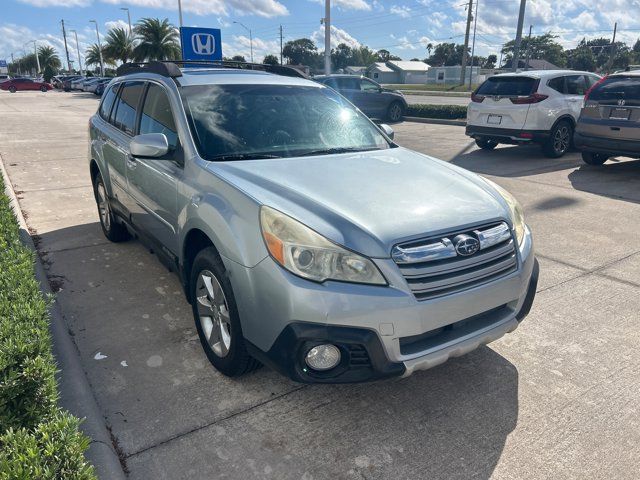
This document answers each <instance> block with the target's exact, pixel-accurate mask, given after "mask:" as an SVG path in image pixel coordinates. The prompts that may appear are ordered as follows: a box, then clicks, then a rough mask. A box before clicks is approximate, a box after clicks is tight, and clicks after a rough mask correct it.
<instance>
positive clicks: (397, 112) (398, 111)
mask: <svg viewBox="0 0 640 480" xmlns="http://www.w3.org/2000/svg"><path fill="white" fill-rule="evenodd" d="M401 116H402V107H401V106H400V105H398V104H397V103H395V104H393V105H391V108H390V109H389V119H391V121H393V122H397V121H398V120H400V117H401Z"/></svg>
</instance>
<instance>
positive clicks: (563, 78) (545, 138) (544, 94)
mask: <svg viewBox="0 0 640 480" xmlns="http://www.w3.org/2000/svg"><path fill="white" fill-rule="evenodd" d="M598 80H600V77H599V76H598V75H596V74H594V73H589V72H576V71H572V70H537V71H528V72H518V73H504V74H501V75H496V76H494V77H490V78H488V79H487V80H486V81H485V82H484V83H482V85H480V87H478V89H477V90H476V91H475V92H473V94H472V95H471V103H470V104H469V107H468V109H467V129H466V134H467V135H468V136H470V137H473V138H474V139H475V141H476V144H477V145H478V146H479V147H480V148H482V149H485V150H491V149H493V148H495V147H496V146H497V145H498V144H499V143H510V144H524V143H531V142H537V143H540V144H541V145H542V149H543V151H544V153H545V155H547V156H549V157H553V158H557V157H561V156H562V155H564V154H565V152H566V151H567V150H568V149H569V148H570V147H571V144H572V142H573V130H574V128H575V125H576V122H577V120H578V117H579V116H580V110H581V108H582V103H583V98H584V95H585V93H586V92H587V90H589V88H591V86H593V85H594V84H595V83H597V82H598Z"/></svg>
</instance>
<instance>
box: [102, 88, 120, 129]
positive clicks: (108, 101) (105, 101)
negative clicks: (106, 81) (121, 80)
mask: <svg viewBox="0 0 640 480" xmlns="http://www.w3.org/2000/svg"><path fill="white" fill-rule="evenodd" d="M117 92H118V85H114V86H113V87H111V88H110V89H109V90H107V91H106V92H104V95H103V96H102V103H101V104H100V116H101V117H102V118H104V119H105V120H106V121H107V122H108V121H109V112H111V107H112V106H113V101H114V100H115V99H116V93H117Z"/></svg>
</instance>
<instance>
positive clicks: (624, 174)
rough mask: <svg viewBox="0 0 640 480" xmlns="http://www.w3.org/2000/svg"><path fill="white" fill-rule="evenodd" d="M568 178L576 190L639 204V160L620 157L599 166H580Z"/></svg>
mask: <svg viewBox="0 0 640 480" xmlns="http://www.w3.org/2000/svg"><path fill="white" fill-rule="evenodd" d="M568 178H569V180H570V181H571V185H572V186H573V188H575V189H576V190H581V191H583V192H589V193H594V194H596V195H601V196H604V197H609V198H615V199H617V200H625V201H627V202H634V203H640V160H629V159H626V158H624V159H623V158H622V157H620V158H612V159H609V160H608V161H607V162H606V163H605V164H604V165H599V166H592V165H586V164H582V165H581V166H580V168H577V169H575V170H574V171H572V172H571V173H570V174H569V176H568Z"/></svg>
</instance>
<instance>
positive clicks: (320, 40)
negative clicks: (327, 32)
mask: <svg viewBox="0 0 640 480" xmlns="http://www.w3.org/2000/svg"><path fill="white" fill-rule="evenodd" d="M311 40H313V41H314V42H315V43H316V44H317V45H318V46H319V47H320V49H321V50H324V27H320V28H319V29H318V30H316V31H315V32H313V34H311ZM341 43H344V44H346V45H348V46H350V47H351V48H356V47H359V46H360V42H359V41H358V40H356V39H355V38H353V37H352V36H351V35H349V34H348V33H347V32H346V31H345V30H342V29H341V28H338V27H336V26H334V25H331V48H336V47H337V46H338V45H340V44H341Z"/></svg>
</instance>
